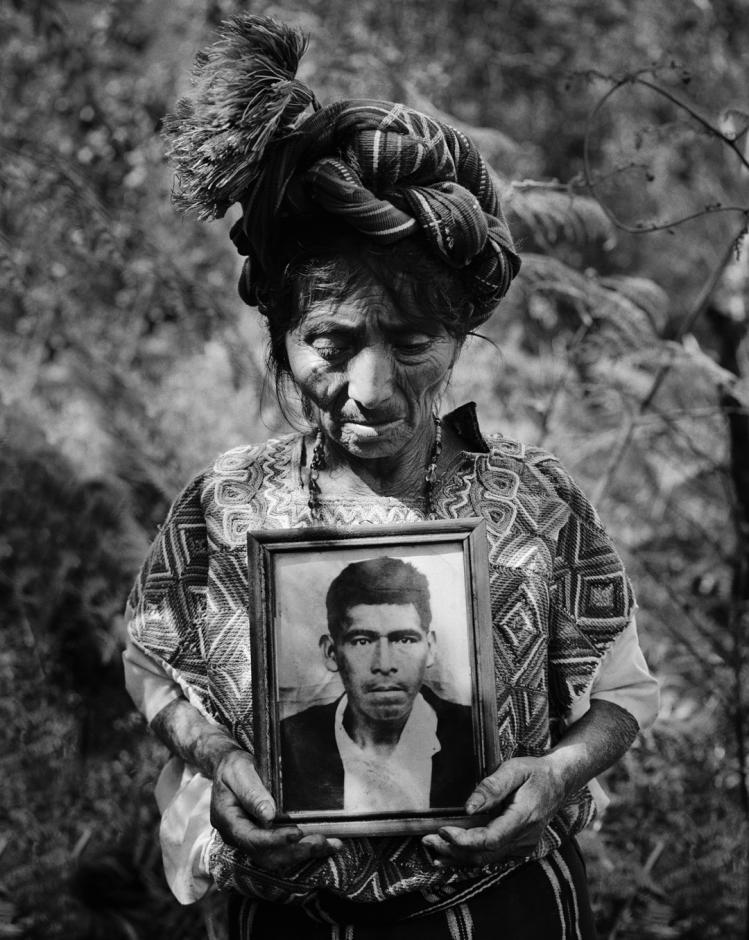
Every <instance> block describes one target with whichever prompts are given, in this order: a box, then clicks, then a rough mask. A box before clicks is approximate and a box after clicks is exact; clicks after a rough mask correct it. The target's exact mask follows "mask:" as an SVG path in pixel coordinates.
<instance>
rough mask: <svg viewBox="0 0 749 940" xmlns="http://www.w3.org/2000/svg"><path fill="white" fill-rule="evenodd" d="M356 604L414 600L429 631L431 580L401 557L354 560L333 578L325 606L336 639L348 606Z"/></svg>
mask: <svg viewBox="0 0 749 940" xmlns="http://www.w3.org/2000/svg"><path fill="white" fill-rule="evenodd" d="M357 604H413V605H414V607H415V608H416V612H417V613H418V615H419V620H420V622H421V628H422V630H423V631H424V633H428V632H429V627H430V624H431V622H432V608H431V605H430V603H429V582H428V581H427V579H426V576H425V575H423V574H422V573H421V572H420V571H419V570H418V568H414V566H413V565H412V564H410V563H409V562H407V561H401V559H400V558H387V557H384V558H370V559H368V560H367V561H355V562H352V563H351V564H350V565H347V566H346V567H345V568H344V569H343V571H342V572H341V573H340V574H339V575H338V576H337V577H336V578H334V579H333V581H332V583H331V585H330V587H329V588H328V594H327V597H326V598H325V606H326V608H327V611H328V632H329V633H330V635H331V637H332V638H333V639H334V640H336V639H338V637H339V636H340V635H341V631H342V630H343V627H344V626H345V622H346V618H347V615H348V612H349V610H351V608H352V607H356V605H357Z"/></svg>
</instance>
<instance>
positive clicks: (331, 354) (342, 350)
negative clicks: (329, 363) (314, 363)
mask: <svg viewBox="0 0 749 940" xmlns="http://www.w3.org/2000/svg"><path fill="white" fill-rule="evenodd" d="M312 348H313V349H314V350H315V352H316V353H317V355H318V356H321V357H322V358H323V359H327V360H334V359H340V358H341V357H342V356H344V355H345V354H346V352H347V351H348V346H347V345H346V343H342V342H334V341H333V340H329V339H316V340H315V341H314V342H313V343H312Z"/></svg>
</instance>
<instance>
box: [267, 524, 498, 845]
mask: <svg viewBox="0 0 749 940" xmlns="http://www.w3.org/2000/svg"><path fill="white" fill-rule="evenodd" d="M248 561H249V587H250V604H249V616H250V623H251V624H252V636H251V650H252V713H253V732H254V741H255V760H256V763H257V767H258V771H259V774H260V777H261V779H262V780H263V782H264V784H265V785H266V786H267V787H268V789H269V791H270V792H271V794H272V795H273V797H274V799H275V800H276V804H277V807H278V809H279V814H278V816H277V819H276V823H277V824H278V825H284V824H285V825H288V824H294V825H298V826H299V827H300V829H302V831H304V832H323V833H325V834H326V835H338V836H354V835H367V836H372V835H394V834H401V833H403V834H405V833H408V834H416V833H425V832H431V831H436V830H437V829H438V828H439V827H440V826H442V825H462V826H473V825H480V824H482V823H484V822H485V821H486V820H485V817H482V816H471V817H468V816H466V814H465V810H464V806H463V804H464V802H465V800H466V799H467V798H468V796H469V795H470V793H471V791H472V789H473V787H474V786H475V784H476V783H478V781H479V780H480V779H482V778H483V777H484V776H486V775H487V774H488V773H490V772H491V771H493V770H494V769H495V767H496V760H497V746H496V694H495V686H494V669H493V643H492V630H491V615H490V607H489V587H488V585H489V578H488V560H487V539H486V527H485V523H484V521H483V520H482V519H477V518H465V519H444V520H437V521H428V522H419V523H413V524H410V525H402V526H397V527H394V526H367V527H366V528H365V527H356V528H323V527H317V528H305V529H293V530H285V529H276V530H262V531H255V532H252V533H251V534H250V535H249V536H248ZM372 591H374V592H375V593H374V594H372ZM362 592H363V593H362ZM383 592H384V593H383ZM404 592H405V593H404ZM425 598H426V600H425ZM393 729H396V730H395V731H394V730H393ZM354 741H356V742H358V744H360V745H361V747H359V746H358V745H357V744H354ZM344 765H345V769H344ZM344 803H345V806H344ZM346 807H348V808H346Z"/></svg>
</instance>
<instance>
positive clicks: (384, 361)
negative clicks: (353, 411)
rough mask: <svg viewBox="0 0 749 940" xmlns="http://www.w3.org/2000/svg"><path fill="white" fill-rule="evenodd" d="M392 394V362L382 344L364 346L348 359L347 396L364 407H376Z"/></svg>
mask: <svg viewBox="0 0 749 940" xmlns="http://www.w3.org/2000/svg"><path fill="white" fill-rule="evenodd" d="M392 394H393V363H392V359H391V357H390V353H389V351H388V350H387V349H385V348H384V347H383V346H365V347H364V348H363V349H360V350H359V352H357V353H356V355H355V356H353V357H352V358H351V359H350V360H349V364H348V396H349V398H352V399H353V400H354V401H356V402H358V403H359V404H360V405H361V406H362V407H364V408H370V409H371V408H376V407H377V406H378V405H382V404H384V403H385V402H386V401H388V400H389V399H390V397H391V396H392Z"/></svg>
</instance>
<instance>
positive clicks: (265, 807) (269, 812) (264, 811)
mask: <svg viewBox="0 0 749 940" xmlns="http://www.w3.org/2000/svg"><path fill="white" fill-rule="evenodd" d="M257 811H258V814H259V815H260V816H261V817H262V818H263V819H265V820H267V821H268V822H270V821H271V820H272V819H273V816H274V813H273V804H272V803H270V802H269V801H268V800H264V801H263V802H262V803H261V804H260V805H259V806H258V808H257Z"/></svg>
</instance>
